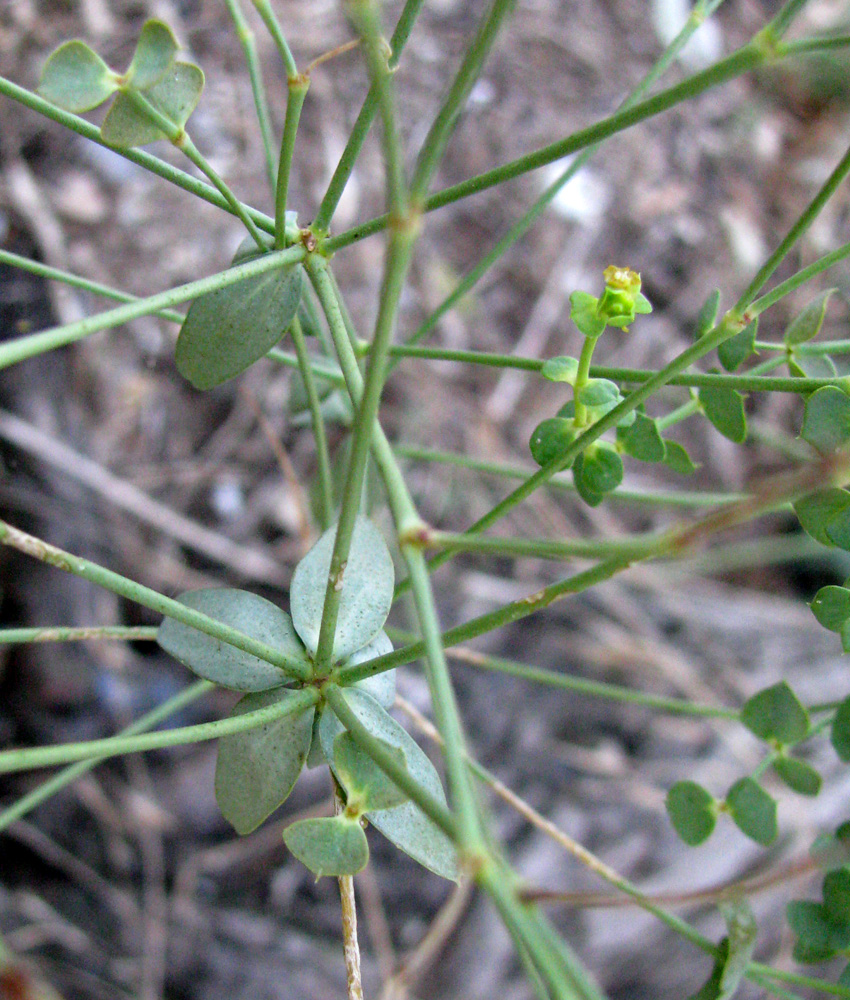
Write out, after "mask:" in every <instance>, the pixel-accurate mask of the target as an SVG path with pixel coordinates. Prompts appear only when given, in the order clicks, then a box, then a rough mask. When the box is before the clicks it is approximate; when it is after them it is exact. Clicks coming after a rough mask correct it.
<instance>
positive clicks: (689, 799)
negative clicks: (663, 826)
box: [665, 781, 717, 847]
mask: <svg viewBox="0 0 850 1000" xmlns="http://www.w3.org/2000/svg"><path fill="white" fill-rule="evenodd" d="M665 805H666V807H667V815H668V816H669V817H670V822H671V823H672V824H673V829H674V830H675V831H676V833H678V834H679V836H680V837H681V838H682V840H684V842H685V843H686V844H688V845H690V846H691V847H696V846H697V845H698V844H701V843H703V841H705V840H708V838H709V837H710V836H711V834H712V832H713V830H714V827H715V825H716V823H717V803H716V802H715V801H714V796H713V795H711V794H709V792H707V791H706V790H705V789H704V788H703V787H702V785H698V784H697V783H696V782H695V781H677V782H676V784H675V785H673V787H672V788H671V789H670V791H669V792H668V793H667V800H666V802H665Z"/></svg>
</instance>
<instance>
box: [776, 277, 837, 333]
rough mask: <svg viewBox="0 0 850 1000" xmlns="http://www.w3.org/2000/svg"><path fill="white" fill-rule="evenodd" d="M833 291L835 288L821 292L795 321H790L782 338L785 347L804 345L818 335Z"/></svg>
mask: <svg viewBox="0 0 850 1000" xmlns="http://www.w3.org/2000/svg"><path fill="white" fill-rule="evenodd" d="M835 291H837V289H836V288H828V289H827V290H826V291H825V292H821V294H820V295H818V297H817V298H815V299H812V301H811V302H810V303H809V304H808V305H807V306H806V307H805V309H803V311H802V312H801V313H800V315H799V316H797V317H796V319H793V320H792V321H791V323H790V324H789V325H788V328H787V329H786V331H785V336H784V338H783V339H784V341H785V345H786V347H791V346H793V345H794V344H804V343H805V342H806V341H807V340H811V339H812V338H813V337H816V336H817V335H818V334H819V333H820V329H821V327H822V326H823V320H824V316H826V307H827V304H828V303H829V299H830V296H831V295H832V293H833V292H835Z"/></svg>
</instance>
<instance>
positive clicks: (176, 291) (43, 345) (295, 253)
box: [0, 246, 306, 369]
mask: <svg viewBox="0 0 850 1000" xmlns="http://www.w3.org/2000/svg"><path fill="white" fill-rule="evenodd" d="M305 256H306V251H305V250H304V248H303V247H301V246H293V247H290V248H289V249H288V250H282V251H279V252H277V253H267V254H263V255H262V256H261V257H258V258H256V259H255V260H252V261H249V262H248V263H246V264H240V265H239V266H238V267H231V268H228V269H227V270H226V271H222V272H221V273H220V274H214V275H212V276H211V277H209V278H201V279H200V280H199V281H190V282H189V283H188V284H186V285H180V286H179V287H177V288H172V289H170V290H169V291H167V292H160V293H159V294H158V295H150V296H148V297H147V298H145V299H137V300H135V301H133V302H130V303H128V304H127V305H123V306H118V307H117V308H116V309H109V310H106V311H105V312H102V313H98V314H97V315H96V316H88V317H86V318H84V319H80V320H77V321H76V322H74V323H67V324H66V325H64V326H56V327H52V328H51V329H49V330H43V331H41V332H39V333H31V334H29V335H28V336H25V337H18V338H16V339H14V340H7V341H6V342H5V343H4V344H0V369H2V368H8V367H9V365H14V364H17V363H18V362H19V361H25V360H26V359H27V358H32V357H36V356H37V355H39V354H44V353H46V352H47V351H52V350H55V349H56V348H57V347H65V346H66V345H67V344H74V343H76V342H77V341H79V340H83V339H85V338H86V337H88V336H90V335H91V334H92V333H97V332H98V331H100V330H108V329H110V328H111V327H115V326H122V325H123V324H124V323H128V322H129V321H130V320H133V319H138V317H139V316H149V315H151V314H154V313H158V312H160V311H161V310H163V309H168V308H169V307H171V306H173V305H176V304H177V303H178V302H186V301H188V300H189V299H195V298H198V296H200V295H205V294H206V293H207V292H213V291H216V289H219V288H226V287H227V286H229V285H234V284H236V282H238V281H242V280H243V279H244V278H250V277H253V276H254V275H257V274H264V273H265V272H266V271H271V270H272V269H273V268H275V267H284V266H286V265H287V264H294V263H297V262H299V261H302V260H303V259H304V257H305Z"/></svg>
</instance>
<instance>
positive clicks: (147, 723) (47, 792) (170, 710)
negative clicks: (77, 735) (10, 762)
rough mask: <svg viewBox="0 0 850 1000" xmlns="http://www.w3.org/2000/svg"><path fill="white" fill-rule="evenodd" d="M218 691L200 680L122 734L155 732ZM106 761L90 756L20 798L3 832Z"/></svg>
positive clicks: (1, 821) (3, 820)
mask: <svg viewBox="0 0 850 1000" xmlns="http://www.w3.org/2000/svg"><path fill="white" fill-rule="evenodd" d="M214 689H215V684H212V683H211V682H210V681H196V682H195V683H194V684H191V685H190V686H189V687H187V688H185V689H184V690H183V691H181V692H180V693H179V694H176V695H174V697H173V698H169V699H168V701H165V702H163V703H162V704H161V705H157V707H156V708H154V709H152V710H151V711H150V712H147V713H146V714H145V715H143V716H141V717H140V718H138V719H137V720H136V721H135V722H134V723H132V724H131V725H129V726H127V727H126V729H122V730H121V732H120V733H119V734H118V735H119V737H125V736H136V735H138V734H139V733H144V732H147V731H148V730H149V729H154V728H155V727H156V726H158V725H159V724H160V723H161V722H164V721H165V720H166V719H168V718H169V717H170V716H172V715H175V714H176V713H177V712H179V711H181V710H182V709H184V708H185V707H186V706H187V705H191V704H192V702H194V701H197V700H198V698H200V697H201V695H204V694H206V693H207V692H208V691H213V690H214ZM102 760H105V758H104V757H90V758H88V759H87V760H81V761H78V762H77V763H76V764H71V765H69V766H68V767H66V768H65V769H64V770H62V771H60V772H59V774H55V775H54V776H53V777H52V778H48V780H47V781H44V782H42V783H41V784H40V785H39V786H38V787H37V788H34V789H33V790H32V791H31V792H27V794H26V795H23V796H22V797H21V798H19V799H18V800H17V801H16V802H15V803H14V804H13V805H11V806H9V808H8V809H4V810H3V812H0V832H2V831H3V830H6V829H8V827H9V826H11V824H12V823H14V822H15V821H16V820H19V819H21V818H22V817H23V816H26V814H27V813H29V812H32V810H33V809H35V808H36V807H37V806H40V805H41V803H42V802H46V801H47V800H48V799H49V798H52V796H54V795H55V794H56V793H57V792H58V791H60V790H61V789H63V788H64V787H65V786H66V785H69V784H70V783H71V782H72V781H76V779H77V778H80V777H82V776H83V775H84V774H88V772H89V771H91V770H92V769H93V768H95V767H97V765H98V764H99V763H100V762H101V761H102Z"/></svg>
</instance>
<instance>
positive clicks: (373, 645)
mask: <svg viewBox="0 0 850 1000" xmlns="http://www.w3.org/2000/svg"><path fill="white" fill-rule="evenodd" d="M392 651H393V644H392V643H391V642H390V638H389V636H388V635H387V633H386V632H384V631H383V629H382V630H381V631H380V632H379V633H378V634H377V635H376V636H375V638H374V639H373V640H372V641H371V642H370V643H368V644H367V645H365V646H363V647H362V648H361V649H358V650H357V652H356V653H352V654H351V656H349V657H348V659H347V660H346V661H345V665H346V666H349V667H353V666H355V665H356V664H358V663H365V662H366V661H367V660H374V659H375V658H376V657H378V656H386V654H387V653H391V652H392ZM395 678H396V672H395V670H385V671H384V672H383V673H380V674H375V675H374V676H373V677H367V678H366V679H365V680H362V681H358V682H357V684H356V685H355V686H356V687H357V688H358V689H359V690H361V691H366V692H367V693H368V694H370V695H372V697H373V698H374V699H375V701H376V702H377V703H378V704H379V705H380V706H381V708H391V707H392V704H393V702H394V701H395Z"/></svg>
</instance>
